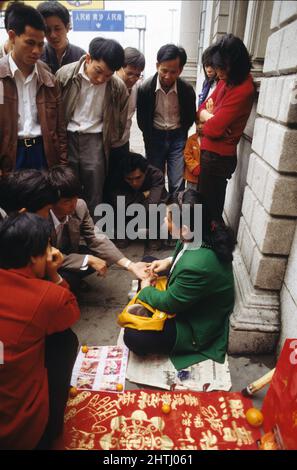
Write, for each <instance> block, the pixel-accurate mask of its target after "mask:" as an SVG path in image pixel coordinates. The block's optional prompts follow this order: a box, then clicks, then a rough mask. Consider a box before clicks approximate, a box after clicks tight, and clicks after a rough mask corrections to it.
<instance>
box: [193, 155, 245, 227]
mask: <svg viewBox="0 0 297 470" xmlns="http://www.w3.org/2000/svg"><path fill="white" fill-rule="evenodd" d="M236 163H237V157H236V155H234V156H231V157H229V156H222V155H218V154H217V153H214V152H209V151H208V150H202V152H201V157H200V165H201V172H200V175H199V180H198V188H197V189H198V191H199V192H200V193H201V194H202V195H203V196H204V199H205V201H206V203H207V205H208V210H209V212H210V214H211V219H212V220H213V221H217V222H222V221H223V217H222V215H223V209H224V204H225V196H226V187H227V180H228V179H230V178H231V176H232V173H234V171H235V168H236Z"/></svg>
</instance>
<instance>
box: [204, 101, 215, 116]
mask: <svg viewBox="0 0 297 470" xmlns="http://www.w3.org/2000/svg"><path fill="white" fill-rule="evenodd" d="M205 107H206V111H207V112H209V114H213V112H214V102H213V99H212V98H208V100H207V101H206V105H205Z"/></svg>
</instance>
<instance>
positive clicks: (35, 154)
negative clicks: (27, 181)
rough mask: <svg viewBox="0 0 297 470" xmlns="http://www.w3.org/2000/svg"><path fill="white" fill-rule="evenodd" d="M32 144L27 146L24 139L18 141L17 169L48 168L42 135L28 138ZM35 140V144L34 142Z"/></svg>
mask: <svg viewBox="0 0 297 470" xmlns="http://www.w3.org/2000/svg"><path fill="white" fill-rule="evenodd" d="M26 140H27V141H28V142H32V144H29V145H31V146H28V147H26V146H25V145H24V141H23V140H19V141H18V146H17V154H16V170H25V169H31V168H34V169H35V170H42V169H47V167H48V166H47V161H46V158H45V154H44V148H43V140H42V137H37V138H36V139H26ZM33 140H35V142H36V143H35V144H33Z"/></svg>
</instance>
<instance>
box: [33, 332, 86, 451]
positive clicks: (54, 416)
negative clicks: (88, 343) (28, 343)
mask: <svg viewBox="0 0 297 470" xmlns="http://www.w3.org/2000/svg"><path fill="white" fill-rule="evenodd" d="M77 348H78V339H77V336H76V334H75V333H73V331H72V330H71V329H68V330H65V331H62V332H60V333H54V334H52V335H49V336H47V337H46V340H45V367H46V368H47V374H48V390H49V418H48V423H47V426H46V429H45V431H44V434H43V436H42V438H41V440H40V441H39V444H38V445H37V447H36V449H40V450H41V449H48V448H50V446H51V445H52V443H53V441H54V440H55V439H56V438H57V437H59V436H60V435H61V433H62V432H63V425H64V411H65V408H66V404H67V400H68V394H69V386H70V380H71V374H72V369H73V366H74V363H75V359H76V355H77Z"/></svg>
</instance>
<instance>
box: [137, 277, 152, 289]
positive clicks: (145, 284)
mask: <svg viewBox="0 0 297 470" xmlns="http://www.w3.org/2000/svg"><path fill="white" fill-rule="evenodd" d="M151 282H152V280H151V278H147V279H144V280H143V281H141V283H140V287H141V289H144V287H148V286H151V285H152V284H151Z"/></svg>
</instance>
